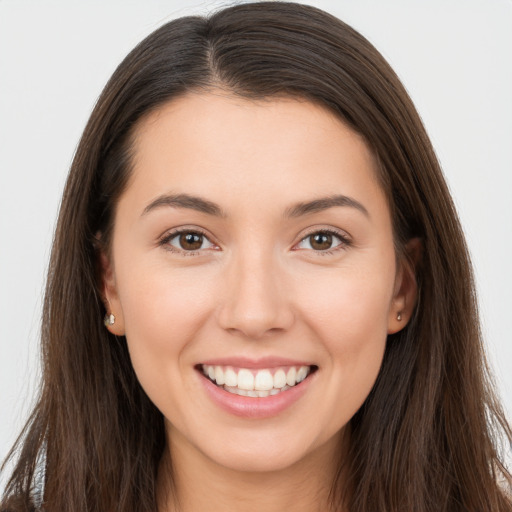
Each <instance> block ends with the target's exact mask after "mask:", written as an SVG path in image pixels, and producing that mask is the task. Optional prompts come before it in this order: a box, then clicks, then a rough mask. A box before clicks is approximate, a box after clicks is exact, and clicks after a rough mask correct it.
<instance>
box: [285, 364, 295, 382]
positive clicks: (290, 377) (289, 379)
mask: <svg viewBox="0 0 512 512" xmlns="http://www.w3.org/2000/svg"><path fill="white" fill-rule="evenodd" d="M296 376H297V370H296V369H295V367H294V366H292V367H291V368H290V369H289V370H288V373H287V374H286V384H288V386H295V382H296V380H295V377H296Z"/></svg>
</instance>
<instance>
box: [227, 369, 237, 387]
mask: <svg viewBox="0 0 512 512" xmlns="http://www.w3.org/2000/svg"><path fill="white" fill-rule="evenodd" d="M224 384H226V386H232V387H236V385H237V384H238V379H237V377H236V373H235V371H234V370H232V369H231V368H228V369H227V370H226V371H225V372H224Z"/></svg>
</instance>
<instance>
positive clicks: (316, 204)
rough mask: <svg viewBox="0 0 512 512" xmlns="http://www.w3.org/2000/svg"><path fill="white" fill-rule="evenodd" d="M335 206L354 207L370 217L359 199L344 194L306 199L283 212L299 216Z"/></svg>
mask: <svg viewBox="0 0 512 512" xmlns="http://www.w3.org/2000/svg"><path fill="white" fill-rule="evenodd" d="M337 206H348V207H351V208H355V209H356V210H359V211H360V212H361V213H363V214H364V215H365V216H366V217H368V218H369V217H370V214H369V213H368V210H367V209H366V208H365V207H364V206H363V205H362V204H361V203H360V202H359V201H356V200H355V199H353V198H352V197H348V196H344V195H341V194H338V195H333V196H329V197H321V198H319V199H314V200H313V201H308V202H305V203H298V204H296V205H294V206H292V207H291V208H288V209H287V210H286V212H285V216H286V217H301V216H302V215H307V214H309V213H318V212H322V211H324V210H328V209H329V208H334V207H337Z"/></svg>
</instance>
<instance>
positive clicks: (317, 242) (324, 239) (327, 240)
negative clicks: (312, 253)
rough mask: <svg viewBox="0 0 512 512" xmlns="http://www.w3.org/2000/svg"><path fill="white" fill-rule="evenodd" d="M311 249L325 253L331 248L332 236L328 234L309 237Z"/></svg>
mask: <svg viewBox="0 0 512 512" xmlns="http://www.w3.org/2000/svg"><path fill="white" fill-rule="evenodd" d="M310 243H311V247H312V248H313V249H316V250H318V251H325V250H326V249H330V248H331V246H332V235H329V234H328V233H316V234H314V235H312V236H311V237H310Z"/></svg>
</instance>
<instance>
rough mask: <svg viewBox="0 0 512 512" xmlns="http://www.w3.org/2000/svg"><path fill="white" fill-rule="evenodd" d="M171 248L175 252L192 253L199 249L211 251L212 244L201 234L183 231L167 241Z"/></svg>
mask: <svg viewBox="0 0 512 512" xmlns="http://www.w3.org/2000/svg"><path fill="white" fill-rule="evenodd" d="M165 243H168V244H169V245H170V246H171V247H173V248H174V249H176V250H177V251H184V252H193V251H199V250H201V249H211V248H212V247H214V244H213V243H212V242H210V240H208V238H206V236H205V235H203V234H202V233H198V232H196V231H183V232H181V233H175V234H174V235H172V236H171V237H169V238H168V239H167V242H165Z"/></svg>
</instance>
